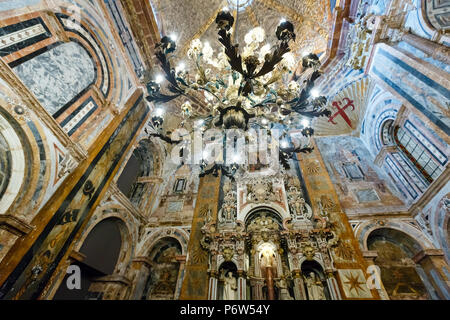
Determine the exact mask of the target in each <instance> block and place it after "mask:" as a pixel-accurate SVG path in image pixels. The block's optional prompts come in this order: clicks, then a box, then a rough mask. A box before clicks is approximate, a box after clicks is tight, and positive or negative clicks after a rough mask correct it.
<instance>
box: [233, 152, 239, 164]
mask: <svg viewBox="0 0 450 320" xmlns="http://www.w3.org/2000/svg"><path fill="white" fill-rule="evenodd" d="M239 159H240V158H239V156H238V155H237V154H236V155H234V156H233V162H234V163H237V162H238V161H239Z"/></svg>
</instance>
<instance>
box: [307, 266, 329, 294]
mask: <svg viewBox="0 0 450 320" xmlns="http://www.w3.org/2000/svg"><path fill="white" fill-rule="evenodd" d="M305 282H306V286H307V288H308V296H309V300H326V299H325V293H324V289H323V285H322V282H320V280H319V279H316V274H315V273H314V272H311V273H310V274H309V277H308V278H306V279H305Z"/></svg>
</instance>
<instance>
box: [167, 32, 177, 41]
mask: <svg viewBox="0 0 450 320" xmlns="http://www.w3.org/2000/svg"><path fill="white" fill-rule="evenodd" d="M169 38H170V39H171V40H172V41H177V39H178V37H177V35H176V34H175V33H172V34H171V35H170V36H169Z"/></svg>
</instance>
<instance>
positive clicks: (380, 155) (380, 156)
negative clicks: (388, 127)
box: [374, 145, 398, 167]
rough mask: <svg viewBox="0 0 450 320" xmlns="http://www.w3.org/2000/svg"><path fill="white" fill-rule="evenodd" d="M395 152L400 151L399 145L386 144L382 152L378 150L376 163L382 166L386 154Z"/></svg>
mask: <svg viewBox="0 0 450 320" xmlns="http://www.w3.org/2000/svg"><path fill="white" fill-rule="evenodd" d="M393 152H398V147H397V146H393V145H391V146H384V147H383V148H381V150H380V152H378V154H377V156H376V157H375V161H374V163H375V165H377V166H378V167H381V165H382V164H383V161H384V158H386V156H387V155H388V154H389V153H393Z"/></svg>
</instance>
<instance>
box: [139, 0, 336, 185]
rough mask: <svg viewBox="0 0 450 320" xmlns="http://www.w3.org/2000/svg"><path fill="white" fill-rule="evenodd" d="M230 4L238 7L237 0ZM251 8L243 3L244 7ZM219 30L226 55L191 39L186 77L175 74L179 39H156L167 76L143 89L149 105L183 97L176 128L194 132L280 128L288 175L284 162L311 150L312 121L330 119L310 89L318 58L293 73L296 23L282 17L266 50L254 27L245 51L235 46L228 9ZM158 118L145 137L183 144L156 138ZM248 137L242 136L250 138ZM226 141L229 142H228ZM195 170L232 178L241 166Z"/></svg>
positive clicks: (308, 58)
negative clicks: (295, 136) (296, 137)
mask: <svg viewBox="0 0 450 320" xmlns="http://www.w3.org/2000/svg"><path fill="white" fill-rule="evenodd" d="M230 2H233V3H236V4H238V3H239V4H241V2H240V1H231V0H230ZM250 2H251V1H247V2H245V1H244V2H242V5H244V4H245V3H250ZM216 24H217V28H218V37H219V42H220V43H221V44H222V46H223V51H222V52H220V53H219V54H218V55H217V56H215V55H214V50H213V49H212V47H211V46H210V44H209V43H207V42H204V43H203V42H201V41H200V40H199V39H195V40H194V41H192V43H191V45H190V48H189V50H188V52H187V55H188V58H189V59H190V60H191V61H192V65H194V66H195V68H196V70H195V71H194V72H191V70H189V71H187V70H186V65H185V64H184V63H181V64H180V65H178V66H177V67H176V68H174V67H173V66H172V60H173V53H174V52H175V51H176V48H177V46H176V43H175V40H176V39H175V37H169V36H164V37H163V38H162V39H161V42H160V43H158V44H157V45H156V47H155V55H156V58H157V59H158V60H159V64H160V68H161V70H162V71H163V72H164V75H162V74H158V75H155V77H154V79H153V80H151V81H150V82H149V83H148V84H147V89H148V92H149V96H148V97H147V100H148V101H149V102H153V103H159V104H163V103H167V102H170V101H172V100H174V99H177V98H181V97H183V98H185V99H186V102H185V103H184V104H183V105H182V106H181V115H182V116H183V119H184V120H183V121H182V123H181V126H182V127H189V125H191V128H192V129H199V128H201V130H202V132H204V131H206V130H207V129H215V130H217V129H219V130H222V131H223V132H225V131H227V130H241V131H242V132H244V133H245V134H248V132H249V131H250V130H252V129H263V130H267V131H268V134H269V135H271V133H272V132H273V130H281V131H282V132H281V134H279V135H277V138H280V141H281V145H280V146H278V152H277V154H278V156H279V162H280V164H281V165H282V166H283V168H285V169H289V163H288V162H289V160H290V159H295V154H296V153H300V152H303V153H308V152H311V151H312V150H313V148H312V146H311V145H310V137H311V136H312V135H313V134H314V129H313V128H311V121H310V120H311V118H316V117H321V116H325V117H329V116H330V115H331V112H330V111H329V110H327V109H326V108H325V106H326V104H327V98H326V97H325V96H320V95H319V93H318V92H315V90H314V84H315V82H316V80H317V79H318V78H319V77H320V76H321V71H320V70H319V68H320V61H319V57H318V56H317V55H315V54H314V53H310V54H307V55H305V56H304V57H303V58H302V60H301V65H302V67H303V73H302V75H300V76H295V74H294V73H293V70H296V69H297V67H298V63H297V62H296V61H295V57H294V55H293V54H292V53H291V43H292V42H295V39H296V35H295V32H294V25H293V24H292V23H291V22H289V21H286V20H285V19H282V20H281V21H280V24H279V25H278V27H277V29H276V32H275V34H276V38H277V43H276V44H275V45H270V44H267V43H266V44H265V43H264V42H265V31H264V29H262V28H261V27H257V28H255V29H253V30H251V31H250V32H249V33H248V34H247V35H246V36H245V38H244V40H245V47H243V49H242V50H240V46H239V45H237V44H233V42H232V33H233V26H234V24H235V18H234V17H233V15H232V14H231V13H230V11H229V10H228V9H227V8H224V9H223V10H222V11H220V12H219V13H218V15H217V17H216ZM299 79H301V80H299ZM199 97H200V98H199ZM202 99H203V100H202ZM193 105H196V106H201V109H203V110H207V113H208V114H206V115H205V113H204V112H203V113H200V112H197V111H196V110H194V108H193ZM163 113H164V112H163V111H162V109H161V108H157V109H156V110H155V111H154V113H153V117H152V121H151V123H150V127H152V128H153V129H154V132H152V133H150V136H153V137H159V138H161V139H162V140H164V141H166V142H169V143H171V144H179V143H181V142H182V141H183V140H173V139H171V138H169V137H167V135H165V134H164V133H162V132H161V131H162V127H163V123H164V118H163ZM293 128H295V129H296V130H297V132H299V133H301V135H302V136H303V137H305V138H307V141H308V142H307V143H301V144H300V145H298V144H297V145H295V144H294V143H292V139H291V137H290V135H289V131H290V130H292V129H293ZM252 138H254V137H252V136H250V137H247V140H251V139H252ZM223 140H224V143H225V144H226V142H225V140H226V139H225V138H224V139H223ZM234 144H236V139H235V141H234ZM227 147H228V146H227ZM229 164H231V167H230V166H228V165H229ZM200 167H201V175H202V176H203V175H206V174H210V173H213V174H214V175H217V174H218V172H219V171H221V172H222V173H224V174H226V175H227V176H229V177H231V178H232V177H234V175H235V173H236V172H237V169H239V167H240V166H239V165H238V164H237V163H235V161H234V160H233V161H231V163H230V161H229V163H227V165H223V164H221V163H217V162H215V163H213V164H211V163H210V165H209V166H208V164H205V163H204V162H202V163H200Z"/></svg>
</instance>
